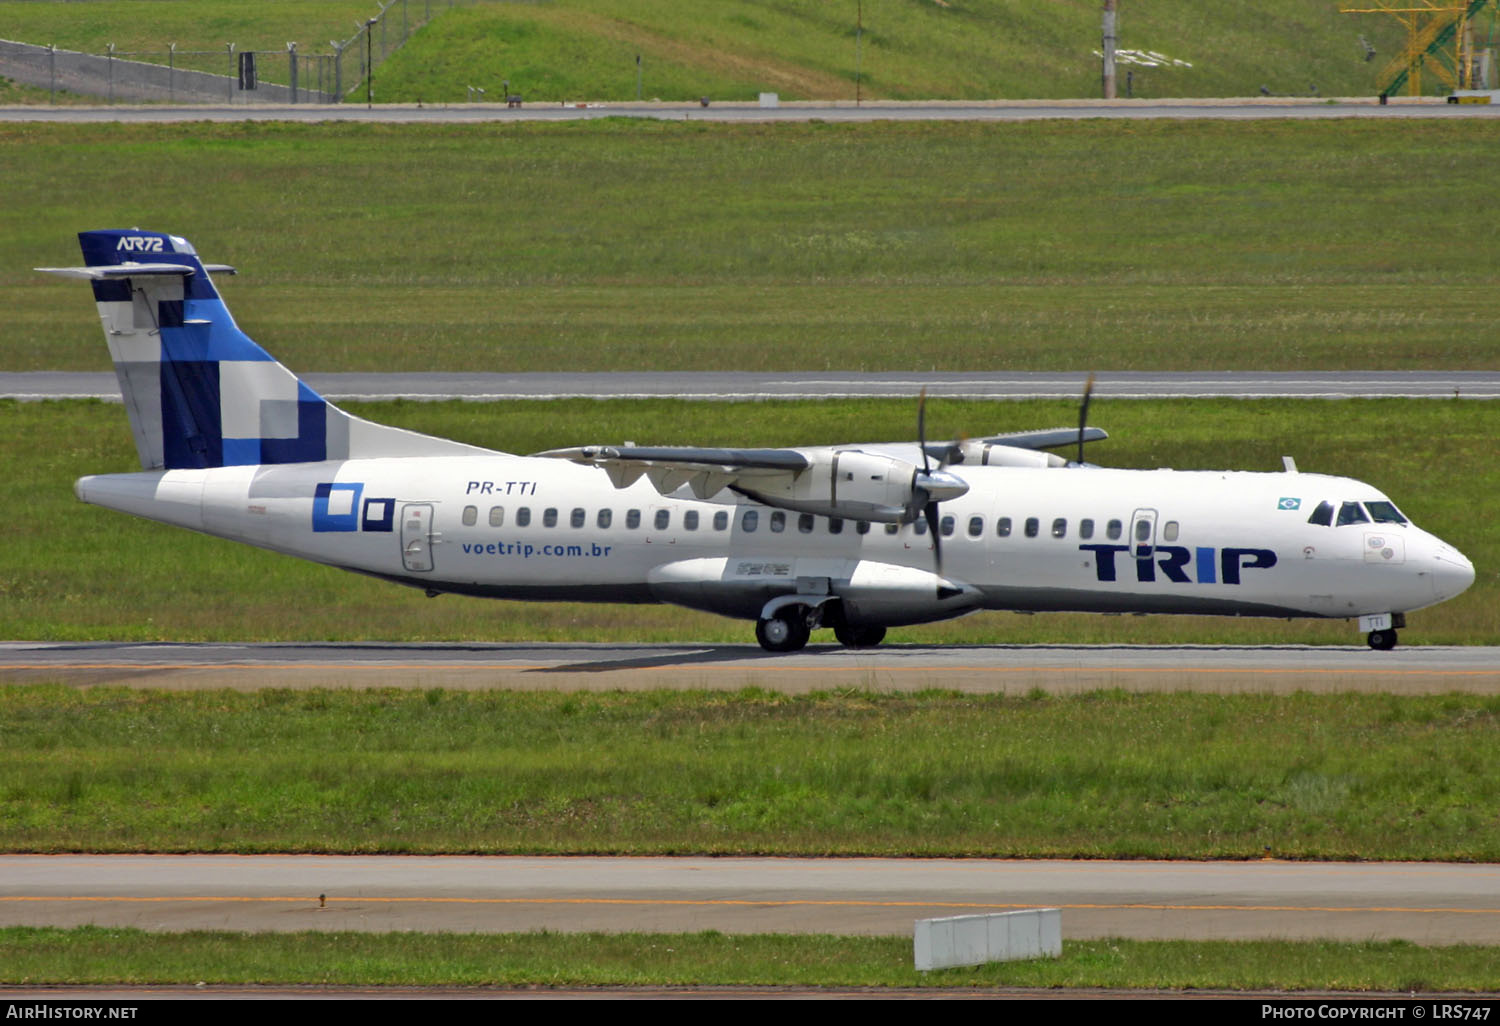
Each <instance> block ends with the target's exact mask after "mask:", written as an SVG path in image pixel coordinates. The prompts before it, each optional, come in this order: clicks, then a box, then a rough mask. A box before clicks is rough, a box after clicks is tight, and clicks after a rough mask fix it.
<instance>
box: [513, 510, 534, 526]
mask: <svg viewBox="0 0 1500 1026" xmlns="http://www.w3.org/2000/svg"><path fill="white" fill-rule="evenodd" d="M530 523H531V507H530V506H522V507H521V508H520V509H518V510H516V526H517V527H526V526H528V525H530Z"/></svg>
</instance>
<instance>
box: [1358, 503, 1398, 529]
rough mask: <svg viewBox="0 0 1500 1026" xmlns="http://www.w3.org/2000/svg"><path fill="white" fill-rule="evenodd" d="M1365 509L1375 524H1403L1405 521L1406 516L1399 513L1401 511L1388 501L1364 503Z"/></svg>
mask: <svg viewBox="0 0 1500 1026" xmlns="http://www.w3.org/2000/svg"><path fill="white" fill-rule="evenodd" d="M1365 509H1367V510H1369V512H1370V519H1372V520H1374V521H1375V522H1376V523H1377V524H1404V523H1406V522H1407V520H1406V518H1405V517H1404V516H1402V515H1401V511H1400V510H1399V509H1397V508H1396V507H1395V506H1394V505H1393V504H1392V503H1389V502H1383V501H1382V502H1367V503H1365Z"/></svg>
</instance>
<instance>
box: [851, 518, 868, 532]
mask: <svg viewBox="0 0 1500 1026" xmlns="http://www.w3.org/2000/svg"><path fill="white" fill-rule="evenodd" d="M854 533H855V534H869V533H870V522H869V521H868V520H856V521H855V522H854Z"/></svg>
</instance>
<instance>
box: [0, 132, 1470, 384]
mask: <svg viewBox="0 0 1500 1026" xmlns="http://www.w3.org/2000/svg"><path fill="white" fill-rule="evenodd" d="M1497 144H1500V123H1497V122H1494V121H1489V122H1469V123H1420V124H1409V123H1399V124H1398V123H1355V122H1328V123H1316V124H1313V123H1272V122H1267V123H1257V124H1254V125H1236V124H1226V123H1180V124H1178V123H1152V124H1131V123H1121V122H1108V123H1104V122H1101V123H1079V124H1072V123H1030V124H1017V125H977V126H976V125H949V124H925V125H897V124H879V125H865V126H831V125H817V124H814V125H776V126H739V127H736V126H702V125H691V124H676V123H673V124H638V123H594V124H578V125H563V126H548V125H490V126H447V127H435V126H428V127H412V126H400V127H382V126H360V125H354V126H328V125H323V126H319V125H308V126H291V125H260V124H252V125H227V126H226V125H200V126H195V127H194V128H193V129H192V130H191V131H190V132H184V131H183V130H181V129H179V128H176V127H172V126H89V127H70V126H40V125H10V126H3V127H0V177H3V179H4V181H5V182H6V183H7V199H8V202H7V203H6V204H4V205H3V206H0V295H3V296H4V298H5V301H6V306H7V315H8V316H7V320H8V326H7V330H6V333H5V337H4V340H3V343H0V366H3V367H4V368H5V369H9V370H31V369H98V368H103V367H105V366H106V365H107V364H106V361H105V358H104V353H103V347H102V346H101V345H100V343H99V339H98V328H97V321H96V319H95V317H94V315H93V311H92V308H91V306H90V305H89V297H88V293H87V290H85V289H83V288H82V287H81V286H79V285H78V284H77V283H76V282H64V281H58V280H56V279H52V278H48V277H46V276H42V275H33V274H31V273H29V271H27V270H26V269H27V268H30V267H33V266H38V265H52V266H57V265H69V264H74V263H76V262H77V261H78V252H77V245H76V241H75V239H74V233H76V232H77V231H79V230H80V229H84V228H97V227H118V226H130V225H140V226H142V227H150V228H158V229H164V230H169V231H172V232H174V233H178V234H182V235H186V236H188V237H189V238H191V239H192V240H193V241H194V242H195V243H196V244H197V246H198V248H199V250H200V251H201V252H202V253H204V254H205V256H206V258H207V259H209V260H213V261H224V262H228V263H233V264H236V265H238V266H239V267H240V269H241V270H242V271H243V272H244V273H243V276H242V277H241V278H240V279H239V280H237V281H229V282H226V283H225V284H224V286H223V287H224V290H225V292H226V295H227V297H228V299H229V302H230V304H231V307H232V308H233V309H234V310H235V312H236V315H237V316H238V317H239V319H240V321H241V324H242V325H243V326H244V327H245V328H246V329H247V330H249V331H250V333H251V334H252V335H254V336H255V337H257V338H258V339H259V340H260V341H261V342H263V343H264V344H266V345H267V346H268V347H269V348H270V349H271V350H272V351H273V352H274V353H275V354H276V355H277V356H278V357H280V358H281V359H282V360H283V361H284V362H285V363H287V364H288V365H289V366H291V367H293V368H295V369H297V370H300V371H310V370H362V369H363V370H377V369H378V370H389V371H402V370H464V369H475V370H481V369H482V370H514V371H527V370H544V369H545V370H556V369H568V370H614V369H630V370H640V369H643V368H644V369H650V368H663V369H667V368H670V369H695V368H703V369H718V370H728V369H775V370H780V371H794V370H798V369H828V368H835V369H848V370H857V369H867V370H881V369H891V370H909V371H920V370H927V369H943V370H965V369H974V368H983V369H987V370H995V369H1003V368H1016V369H1028V370H1042V369H1053V370H1071V371H1078V372H1080V373H1081V372H1083V371H1085V370H1089V369H1093V370H1099V371H1109V370H1112V369H1140V368H1148V369H1156V368H1160V367H1163V366H1167V367H1172V368H1176V369H1200V368H1217V369H1235V368H1253V369H1262V370H1264V369H1270V370H1300V369H1313V368H1346V367H1351V368H1380V369H1403V368H1413V369H1414V368H1454V369H1466V368H1475V367H1494V366H1497V365H1500V336H1497V335H1496V333H1495V332H1493V331H1491V330H1489V328H1490V326H1491V325H1493V324H1494V323H1496V322H1497V321H1500V288H1496V284H1497V275H1500V270H1497V268H1500V235H1497V233H1495V232H1492V231H1487V230H1485V229H1484V226H1483V210H1484V206H1483V200H1482V195H1483V191H1482V189H1481V188H1480V187H1479V186H1478V185H1477V184H1476V182H1477V180H1475V179H1473V178H1472V177H1471V176H1469V175H1468V174H1466V173H1465V172H1464V171H1463V169H1465V168H1477V167H1483V166H1486V162H1487V161H1488V160H1489V159H1490V157H1491V155H1492V153H1493V151H1494V149H1495V147H1496V145H1497ZM140 161H149V162H150V164H151V166H152V175H151V176H150V179H149V181H142V183H141V184H140V185H138V186H133V187H131V188H110V189H101V188H99V187H98V182H99V181H100V178H101V176H107V175H109V174H112V173H114V170H115V169H117V168H118V167H120V166H126V165H131V164H133V163H138V162H140ZM273 186H274V192H275V195H276V200H275V202H274V204H273V203H272V201H271V199H270V196H271V191H272V190H273Z"/></svg>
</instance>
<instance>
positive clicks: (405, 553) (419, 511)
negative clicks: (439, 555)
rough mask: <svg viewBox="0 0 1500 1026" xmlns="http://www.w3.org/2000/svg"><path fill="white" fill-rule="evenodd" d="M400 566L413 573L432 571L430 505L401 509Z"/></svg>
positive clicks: (425, 503) (409, 505)
mask: <svg viewBox="0 0 1500 1026" xmlns="http://www.w3.org/2000/svg"><path fill="white" fill-rule="evenodd" d="M401 565H402V566H404V567H406V569H408V570H411V571H413V572H415V573H425V572H427V571H429V570H431V569H432V504H431V503H428V502H409V503H407V504H406V505H404V506H402V507H401Z"/></svg>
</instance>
